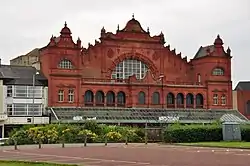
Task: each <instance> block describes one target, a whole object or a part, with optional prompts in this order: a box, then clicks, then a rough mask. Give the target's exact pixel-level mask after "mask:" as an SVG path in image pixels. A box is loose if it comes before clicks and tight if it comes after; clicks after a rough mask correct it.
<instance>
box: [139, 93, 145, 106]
mask: <svg viewBox="0 0 250 166" xmlns="http://www.w3.org/2000/svg"><path fill="white" fill-rule="evenodd" d="M138 103H139V104H145V103H146V102H145V93H144V92H139V94H138Z"/></svg>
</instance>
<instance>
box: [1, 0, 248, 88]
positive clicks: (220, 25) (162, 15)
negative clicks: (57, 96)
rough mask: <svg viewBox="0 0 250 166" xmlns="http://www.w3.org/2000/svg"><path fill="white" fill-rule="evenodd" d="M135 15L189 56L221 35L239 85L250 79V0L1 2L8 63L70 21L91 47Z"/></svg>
mask: <svg viewBox="0 0 250 166" xmlns="http://www.w3.org/2000/svg"><path fill="white" fill-rule="evenodd" d="M132 13H134V14H135V18H136V19H137V20H139V21H140V23H141V24H142V26H143V28H144V29H145V30H146V29H147V27H149V28H150V33H151V35H158V34H159V33H160V32H161V31H162V32H163V33H164V34H165V38H166V42H167V44H170V45H171V48H176V50H177V52H182V55H183V56H188V58H192V57H193V56H194V54H195V53H196V52H197V50H198V48H199V47H200V46H201V45H203V46H205V45H209V44H212V43H213V42H214V39H215V37H216V36H217V34H220V35H221V37H222V39H223V40H224V43H225V45H224V46H225V47H226V48H227V47H228V46H230V48H231V49H232V55H233V59H232V61H233V62H232V68H233V81H234V85H235V84H236V83H237V82H238V81H239V80H250V74H248V72H247V71H250V65H249V62H250V1H249V0H126V1H122V0H105V1H104V0H71V1H69V0H22V1H21V0H1V3H0V21H1V28H0V38H1V40H0V57H1V59H2V63H5V64H8V63H9V60H10V59H11V58H14V57H16V56H19V55H21V54H25V53H27V52H29V51H30V50H32V49H33V48H36V47H43V46H45V45H46V44H47V43H48V41H49V39H50V37H51V35H52V34H53V35H59V32H60V30H61V28H62V27H63V25H64V21H67V23H68V26H69V27H70V29H71V31H72V33H73V37H74V39H77V37H80V38H81V39H82V41H83V45H84V46H87V44H88V43H89V42H90V43H94V40H95V39H98V38H99V36H100V30H101V28H102V27H103V26H104V27H105V29H106V30H107V31H112V32H115V30H116V28H117V25H118V24H119V25H120V28H123V27H124V26H125V24H126V22H127V21H128V20H129V19H131V17H132Z"/></svg>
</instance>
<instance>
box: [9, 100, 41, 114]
mask: <svg viewBox="0 0 250 166" xmlns="http://www.w3.org/2000/svg"><path fill="white" fill-rule="evenodd" d="M42 109H43V107H42V104H23V103H15V104H13V110H12V113H11V115H12V116H33V115H34V116H41V115H42ZM9 115H10V114H9Z"/></svg>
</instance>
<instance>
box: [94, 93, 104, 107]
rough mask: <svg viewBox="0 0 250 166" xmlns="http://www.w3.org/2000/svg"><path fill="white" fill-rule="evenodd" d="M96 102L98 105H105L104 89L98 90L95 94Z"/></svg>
mask: <svg viewBox="0 0 250 166" xmlns="http://www.w3.org/2000/svg"><path fill="white" fill-rule="evenodd" d="M95 103H96V105H97V106H103V105H104V93H103V91H97V92H96V94H95Z"/></svg>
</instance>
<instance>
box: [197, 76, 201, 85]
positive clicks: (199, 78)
mask: <svg viewBox="0 0 250 166" xmlns="http://www.w3.org/2000/svg"><path fill="white" fill-rule="evenodd" d="M197 77H198V78H197V79H198V80H197V81H198V83H201V74H198V75H197Z"/></svg>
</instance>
